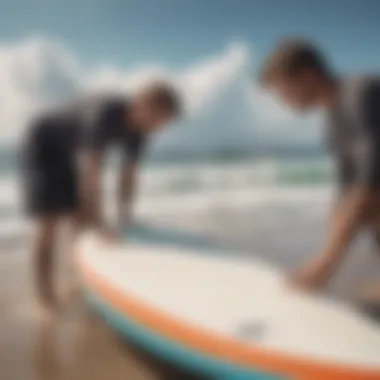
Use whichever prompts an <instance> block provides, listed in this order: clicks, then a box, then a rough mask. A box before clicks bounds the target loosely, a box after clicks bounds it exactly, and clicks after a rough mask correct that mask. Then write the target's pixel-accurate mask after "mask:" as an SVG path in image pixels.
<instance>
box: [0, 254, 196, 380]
mask: <svg viewBox="0 0 380 380" xmlns="http://www.w3.org/2000/svg"><path fill="white" fill-rule="evenodd" d="M24 257H25V255H24ZM29 269H30V266H29V265H28V262H27V261H26V260H24V259H22V256H21V255H17V254H15V255H13V256H12V255H7V257H4V256H3V257H1V260H0V379H4V380H86V379H89V380H90V379H91V380H104V379H107V380H125V379H128V380H129V379H130V380H156V379H157V380H161V379H162V380H163V379H168V380H169V379H172V380H179V379H181V380H182V379H183V380H185V379H195V377H194V376H190V375H189V374H185V373H181V372H179V371H178V370H177V369H173V368H170V367H169V366H168V365H163V364H162V363H160V362H159V361H157V360H154V359H153V358H151V357H149V356H148V355H146V354H144V353H142V352H141V351H140V350H138V349H137V348H136V347H133V346H131V345H129V344H127V343H126V342H125V341H124V340H122V339H121V338H120V337H118V336H117V335H116V334H115V333H114V332H113V331H111V330H110V329H109V328H108V327H107V326H106V325H105V324H104V323H103V321H102V320H101V319H100V318H99V317H98V316H96V315H94V314H93V313H92V312H90V310H88V308H87V307H86V306H85V305H84V303H83V302H82V301H81V300H80V298H78V299H76V300H71V301H70V302H67V303H66V305H65V311H64V313H62V314H61V315H58V316H57V317H54V318H52V319H50V320H48V319H46V318H45V319H44V318H42V316H41V314H40V313H39V312H38V308H36V303H35V302H36V301H35V300H34V298H33V292H32V286H31V284H32V283H31V281H30V280H31V276H30V273H29ZM62 277H64V276H62V274H61V278H60V280H61V282H62Z"/></svg>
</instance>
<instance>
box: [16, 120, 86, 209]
mask: <svg viewBox="0 0 380 380" xmlns="http://www.w3.org/2000/svg"><path fill="white" fill-rule="evenodd" d="M64 122H67V121H63V120H61V119H58V118H55V119H54V118H47V117H46V118H42V119H39V120H38V121H36V122H34V123H33V125H31V127H30V129H29V130H28V133H27V136H26V139H25V141H24V144H23V147H22V150H21V174H22V178H21V186H22V193H23V195H24V205H25V208H26V211H27V213H28V214H29V215H31V216H48V215H53V216H63V215H67V214H72V213H74V212H75V211H76V210H77V208H78V201H79V195H78V179H77V167H76V163H75V160H74V158H73V154H72V152H71V151H70V150H69V149H67V145H66V144H65V142H64V141H60V136H59V133H58V134H57V130H59V129H61V128H62V127H65V126H64V125H62V123H64ZM57 123H59V125H57ZM67 127H71V126H67Z"/></svg>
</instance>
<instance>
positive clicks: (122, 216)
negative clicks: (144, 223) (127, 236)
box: [117, 161, 138, 228]
mask: <svg viewBox="0 0 380 380" xmlns="http://www.w3.org/2000/svg"><path fill="white" fill-rule="evenodd" d="M137 172H138V164H137V163H136V162H134V161H132V162H128V163H126V164H124V165H123V167H122V168H121V171H120V184H119V197H118V205H117V212H118V223H119V227H120V228H122V226H123V225H124V224H126V223H128V222H129V221H130V217H131V215H130V214H131V204H132V201H133V198H134V195H135V190H136V183H137Z"/></svg>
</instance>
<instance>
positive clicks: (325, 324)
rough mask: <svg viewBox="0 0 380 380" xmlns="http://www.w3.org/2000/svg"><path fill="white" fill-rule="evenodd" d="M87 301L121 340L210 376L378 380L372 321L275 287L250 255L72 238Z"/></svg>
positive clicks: (377, 329) (379, 355)
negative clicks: (123, 339)
mask: <svg viewBox="0 0 380 380" xmlns="http://www.w3.org/2000/svg"><path fill="white" fill-rule="evenodd" d="M78 265H79V270H80V274H81V280H82V284H83V290H84V294H85V296H86V299H87V300H88V302H89V304H90V305H91V306H92V307H93V308H94V309H95V310H96V311H98V312H99V313H100V314H101V315H103V316H104V318H105V320H106V321H107V322H108V323H109V325H110V326H111V327H113V328H114V329H115V330H116V331H118V332H119V333H120V334H122V335H123V336H125V337H126V338H127V339H130V340H133V341H135V342H136V343H137V344H139V345H140V346H142V347H143V348H144V349H146V350H147V351H150V352H151V353H153V354H155V355H158V356H159V357H161V358H162V359H164V360H167V361H170V362H172V363H176V364H177V365H179V366H183V367H186V368H188V369H190V370H192V371H195V372H197V373H200V374H205V375H210V376H212V377H213V378H216V379H232V380H234V379H260V380H269V379H273V380H275V379H276V380H280V379H297V380H375V379H380V325H379V324H378V323H376V322H375V321H373V320H371V319H370V318H369V317H368V316H366V315H364V314H362V313H360V311H358V310H356V309H355V308H354V307H352V306H350V305H347V304H344V303H338V302H337V301H336V300H334V301H333V300H330V299H326V298H323V297H317V296H311V295H306V294H302V293H296V292H294V291H291V290H290V289H288V288H287V287H286V286H284V275H283V273H282V272H281V271H280V270H278V269H276V268H273V267H272V266H270V265H269V264H267V263H265V262H264V261H261V260H259V259H252V258H247V257H243V256H239V255H236V256H235V255H233V254H226V253H225V252H221V251H220V250H219V249H215V250H213V249H212V248H210V247H205V246H202V245H198V246H197V247H192V246H191V245H186V244H183V245H181V244H167V243H165V242H162V241H161V242H160V243H157V240H154V239H153V240H150V241H149V240H146V239H145V240H144V239H140V240H134V241H133V240H132V241H130V242H129V243H127V242H126V243H125V244H120V245H112V244H107V243H105V242H104V241H101V240H99V238H97V237H96V236H95V235H93V234H87V235H85V236H83V237H82V239H81V240H80V242H79V244H78Z"/></svg>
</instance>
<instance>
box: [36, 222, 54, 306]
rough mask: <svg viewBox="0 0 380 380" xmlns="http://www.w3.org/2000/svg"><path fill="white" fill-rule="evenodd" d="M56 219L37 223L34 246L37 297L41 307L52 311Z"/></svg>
mask: <svg viewBox="0 0 380 380" xmlns="http://www.w3.org/2000/svg"><path fill="white" fill-rule="evenodd" d="M57 226H58V218H57V217H53V216H44V217H41V218H40V219H39V220H38V222H37V230H36V241H35V246H34V263H35V281H36V290H37V295H38V297H39V299H40V301H41V303H42V305H43V306H45V307H47V308H49V309H52V308H54V307H55V306H56V304H57V299H56V294H55V292H54V284H53V254H54V243H55V241H56V238H57V236H56V235H57Z"/></svg>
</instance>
